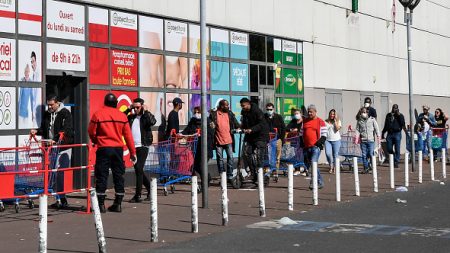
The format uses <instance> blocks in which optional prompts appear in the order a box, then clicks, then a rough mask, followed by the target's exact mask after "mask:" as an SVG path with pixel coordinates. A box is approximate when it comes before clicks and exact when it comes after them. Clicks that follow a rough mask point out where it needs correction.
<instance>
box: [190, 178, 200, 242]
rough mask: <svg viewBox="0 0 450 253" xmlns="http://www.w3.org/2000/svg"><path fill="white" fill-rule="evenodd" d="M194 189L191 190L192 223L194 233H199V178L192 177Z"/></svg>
mask: <svg viewBox="0 0 450 253" xmlns="http://www.w3.org/2000/svg"><path fill="white" fill-rule="evenodd" d="M191 180H192V188H191V198H192V209H191V222H192V233H198V201H197V187H198V182H197V176H192V178H191Z"/></svg>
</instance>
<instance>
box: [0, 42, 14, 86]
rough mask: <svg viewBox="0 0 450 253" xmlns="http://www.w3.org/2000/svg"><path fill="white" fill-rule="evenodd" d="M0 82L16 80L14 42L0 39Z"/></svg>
mask: <svg viewBox="0 0 450 253" xmlns="http://www.w3.org/2000/svg"><path fill="white" fill-rule="evenodd" d="M0 80H4V81H15V80H16V41H15V40H12V39H3V38H0Z"/></svg>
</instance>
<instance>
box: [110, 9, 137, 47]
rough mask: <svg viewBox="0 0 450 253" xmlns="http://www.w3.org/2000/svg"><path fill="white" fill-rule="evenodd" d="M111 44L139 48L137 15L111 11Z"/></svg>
mask: <svg viewBox="0 0 450 253" xmlns="http://www.w3.org/2000/svg"><path fill="white" fill-rule="evenodd" d="M110 24H111V43H112V44H116V45H122V46H130V47H136V46H137V36H138V32H137V15H134V14H130V13H125V12H120V11H112V10H111V11H110Z"/></svg>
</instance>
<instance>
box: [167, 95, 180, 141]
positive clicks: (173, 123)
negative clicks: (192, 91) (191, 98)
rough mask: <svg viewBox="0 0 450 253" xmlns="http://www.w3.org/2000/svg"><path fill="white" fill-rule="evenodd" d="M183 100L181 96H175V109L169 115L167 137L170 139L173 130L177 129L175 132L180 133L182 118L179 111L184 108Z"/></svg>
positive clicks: (173, 102)
mask: <svg viewBox="0 0 450 253" xmlns="http://www.w3.org/2000/svg"><path fill="white" fill-rule="evenodd" d="M183 103H184V102H183V101H182V100H181V98H178V97H176V98H174V99H173V100H172V104H173V110H172V111H171V112H170V113H169V116H168V117H167V128H166V134H165V136H164V137H165V139H166V140H167V139H169V137H170V134H171V132H172V130H175V133H176V134H178V133H179V132H180V120H179V116H178V112H179V111H180V110H181V109H182V108H183Z"/></svg>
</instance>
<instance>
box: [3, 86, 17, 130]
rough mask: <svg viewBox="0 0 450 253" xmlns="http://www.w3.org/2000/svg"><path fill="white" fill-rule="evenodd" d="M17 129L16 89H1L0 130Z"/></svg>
mask: <svg viewBox="0 0 450 253" xmlns="http://www.w3.org/2000/svg"><path fill="white" fill-rule="evenodd" d="M5 129H16V88H14V87H0V130H5Z"/></svg>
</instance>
